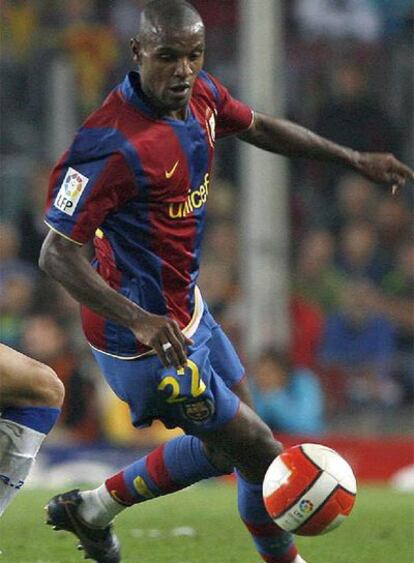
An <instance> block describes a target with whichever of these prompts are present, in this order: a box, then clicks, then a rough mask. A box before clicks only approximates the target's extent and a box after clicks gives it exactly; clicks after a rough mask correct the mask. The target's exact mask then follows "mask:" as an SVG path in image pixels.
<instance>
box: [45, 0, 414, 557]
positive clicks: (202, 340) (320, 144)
mask: <svg viewBox="0 0 414 563" xmlns="http://www.w3.org/2000/svg"><path fill="white" fill-rule="evenodd" d="M131 47H132V53H133V59H134V61H135V62H136V63H137V65H138V71H135V72H131V73H129V74H128V75H127V76H126V78H125V80H124V81H123V82H122V84H120V86H119V87H117V88H115V90H113V91H112V93H111V94H110V95H109V96H108V98H107V99H106V100H105V102H104V104H103V105H102V106H101V107H100V108H99V109H98V110H97V111H96V112H94V113H93V114H92V115H91V116H90V117H89V118H88V119H87V120H86V122H85V123H84V125H83V126H82V127H81V129H80V130H79V131H78V133H77V135H76V137H75V139H74V142H73V144H72V146H71V147H70V149H69V150H68V151H67V152H66V153H65V154H64V155H63V157H62V159H61V160H60V161H59V163H58V164H57V166H56V167H55V169H54V171H53V173H52V176H51V183H50V190H49V200H48V206H47V212H46V222H47V224H48V225H49V227H50V232H49V234H48V235H47V237H46V239H45V242H44V244H43V247H42V252H41V256H40V262H39V263H40V266H41V268H42V269H43V270H45V271H46V272H47V273H48V274H49V275H50V276H51V277H53V278H54V279H55V280H57V281H59V282H60V283H61V284H62V285H63V286H64V287H65V288H66V289H67V290H68V291H69V292H70V293H71V294H72V295H73V296H74V298H75V299H77V300H78V301H79V302H80V304H81V315H82V321H83V327H84V331H85V335H86V338H87V339H88V341H89V343H90V345H91V347H92V350H93V353H94V355H95V358H96V360H97V362H98V364H99V366H100V368H101V370H102V373H103V374H104V377H105V378H106V380H107V382H108V383H109V385H110V386H111V388H112V389H113V390H114V391H115V393H116V394H117V395H118V397H120V398H121V399H123V400H124V401H126V402H127V403H128V405H129V407H130V411H131V417H132V422H133V424H134V425H135V426H136V427H141V426H145V425H148V424H151V421H152V420H154V419H159V420H161V421H163V422H164V424H165V425H166V426H167V427H176V426H178V427H181V428H182V429H183V430H184V431H185V435H184V436H181V437H178V438H176V439H174V440H172V441H170V442H168V443H167V444H165V445H162V446H161V447H159V448H157V449H156V450H155V451H153V452H152V453H150V454H149V455H147V456H146V457H144V458H143V459H138V460H136V461H135V462H134V463H132V464H131V465H130V466H128V467H126V468H124V469H123V470H121V471H120V472H119V473H117V474H116V475H113V476H111V477H109V478H108V479H107V480H106V482H105V483H104V484H102V485H101V486H100V487H98V488H97V489H94V490H88V491H83V492H80V491H78V490H75V491H70V492H67V493H63V494H61V495H57V496H56V497H54V498H53V499H51V500H50V501H49V503H48V505H47V507H46V508H47V512H48V523H49V524H51V525H53V526H55V527H56V528H58V529H65V530H69V531H71V532H73V533H74V534H75V535H76V536H77V537H78V538H79V540H80V544H81V547H82V548H83V549H84V550H85V553H86V555H87V556H88V557H90V558H92V559H95V560H97V561H100V562H105V563H116V562H118V561H120V557H121V556H120V547H119V543H118V540H117V539H116V536H115V535H114V533H113V531H112V525H111V522H112V520H113V519H114V517H115V516H116V515H117V514H118V513H120V512H121V511H122V510H124V509H126V508H127V507H130V506H132V505H134V504H137V503H141V502H145V501H148V500H149V499H152V498H154V497H158V496H160V495H165V494H168V493H172V492H174V491H177V490H179V489H182V488H183V487H187V486H188V485H191V484H192V483H195V482H197V481H199V480H201V479H205V478H208V477H212V476H217V475H222V474H225V473H229V472H231V471H233V468H236V472H237V480H238V497H239V512H240V515H241V518H242V519H243V521H244V523H245V524H246V526H247V528H248V530H249V531H250V533H251V534H252V537H253V540H254V542H255V545H256V548H257V550H258V552H259V554H260V556H261V557H262V559H263V560H264V561H267V562H271V563H290V562H296V563H298V562H300V561H302V559H301V557H300V555H299V554H298V552H297V549H296V547H295V545H294V542H293V539H292V536H291V535H290V534H287V533H285V532H283V531H282V530H281V529H280V528H278V527H277V526H276V525H275V524H274V523H273V522H272V520H271V519H270V517H269V516H268V515H267V513H266V510H265V508H264V506H263V501H262V495H261V483H262V480H263V477H264V474H265V471H266V469H267V468H268V466H269V465H270V463H271V462H272V460H273V459H274V458H275V457H276V456H277V455H278V454H279V453H280V452H281V445H280V444H279V443H278V442H277V441H275V440H274V438H273V436H272V433H271V431H270V430H269V428H268V427H267V426H266V425H265V424H264V423H263V422H262V421H261V420H260V418H259V417H258V416H257V415H256V414H255V413H254V411H253V410H252V409H251V408H250V407H249V402H250V399H249V396H248V392H247V390H246V382H245V380H244V379H243V375H244V371H243V367H242V365H241V363H240V361H239V359H238V357H237V355H236V353H235V351H234V349H233V347H232V345H231V344H230V342H229V341H228V339H227V338H226V336H225V335H224V333H223V332H222V330H221V328H220V327H219V326H218V325H217V324H216V323H215V321H214V319H213V318H212V316H211V315H210V313H209V311H208V307H207V305H206V304H205V303H204V302H203V299H202V296H201V295H200V291H199V290H198V288H197V285H196V283H197V276H198V270H199V261H200V244H201V239H202V233H203V228H204V221H205V204H206V201H207V198H208V194H209V191H210V175H211V166H212V161H213V155H214V147H215V142H216V138H220V137H224V136H226V135H231V134H233V135H238V136H239V138H240V139H242V140H243V141H246V142H248V143H251V144H253V145H256V146H258V147H261V148H262V149H265V150H268V151H271V152H274V153H279V154H284V155H287V156H304V157H309V158H314V159H319V160H326V161H332V162H342V163H344V164H346V165H348V166H349V167H351V168H353V169H355V170H357V171H359V172H361V173H362V174H364V175H365V176H366V177H368V178H370V179H371V180H373V181H376V182H390V183H391V184H392V185H393V186H395V188H394V189H397V188H398V187H400V186H402V185H403V184H404V183H405V181H406V179H407V178H413V177H414V173H413V172H412V171H411V170H410V169H409V168H408V167H407V166H405V165H404V164H402V163H400V162H398V161H397V160H396V159H395V158H394V157H393V156H392V155H389V154H386V155H383V154H361V153H358V152H355V151H353V150H351V149H348V148H345V147H341V146H338V145H336V144H333V143H331V142H329V141H327V140H325V139H322V138H320V137H318V136H317V135H315V134H313V133H311V132H309V131H307V130H305V129H303V128H302V127H299V126H297V125H295V124H293V123H291V122H288V121H285V120H281V119H276V118H274V117H270V116H267V115H263V114H260V113H256V112H253V111H252V110H251V109H250V108H249V107H248V106H246V105H245V104H244V103H241V102H240V101H237V100H235V99H234V98H232V96H231V95H230V94H229V92H228V91H227V90H226V89H225V88H224V87H223V86H222V85H221V84H220V82H219V81H218V80H217V79H215V78H214V77H212V76H211V75H209V74H208V73H207V72H204V71H203V70H202V65H203V56H204V25H203V22H202V20H201V18H200V15H199V14H198V12H197V11H196V10H195V9H194V8H193V7H192V6H191V5H190V4H189V3H187V2H185V1H184V0H153V1H152V2H149V3H148V4H147V5H146V7H145V8H144V10H143V12H142V14H141V20H140V26H139V31H138V35H137V36H136V38H134V39H132V40H131ZM92 239H93V243H94V247H95V252H96V255H95V259H94V260H93V261H92V264H89V262H88V261H87V260H86V259H85V258H84V256H83V254H82V250H81V247H82V245H83V244H85V243H86V242H88V241H90V240H92Z"/></svg>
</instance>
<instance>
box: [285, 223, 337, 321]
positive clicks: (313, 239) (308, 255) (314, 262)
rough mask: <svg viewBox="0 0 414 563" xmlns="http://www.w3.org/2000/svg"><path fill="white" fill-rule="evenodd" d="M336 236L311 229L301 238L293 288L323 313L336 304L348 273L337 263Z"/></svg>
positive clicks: (298, 294) (296, 293)
mask: <svg viewBox="0 0 414 563" xmlns="http://www.w3.org/2000/svg"><path fill="white" fill-rule="evenodd" d="M334 255H335V239H334V237H333V235H332V234H331V233H330V232H329V231H327V230H314V231H310V232H309V233H308V234H307V235H306V236H305V237H304V239H303V240H302V241H301V244H300V246H299V250H298V256H297V260H296V269H295V272H294V277H293V283H292V291H293V293H294V294H295V295H296V296H299V297H302V298H303V299H305V300H306V301H308V302H309V303H310V304H312V305H313V306H315V305H316V306H317V307H319V308H320V309H321V311H322V312H323V313H327V312H329V311H331V310H332V309H333V308H335V307H336V306H337V304H338V303H339V299H340V292H341V289H342V286H343V285H344V282H345V277H344V276H343V275H342V274H341V273H340V271H339V270H338V269H337V268H336V267H335V264H334Z"/></svg>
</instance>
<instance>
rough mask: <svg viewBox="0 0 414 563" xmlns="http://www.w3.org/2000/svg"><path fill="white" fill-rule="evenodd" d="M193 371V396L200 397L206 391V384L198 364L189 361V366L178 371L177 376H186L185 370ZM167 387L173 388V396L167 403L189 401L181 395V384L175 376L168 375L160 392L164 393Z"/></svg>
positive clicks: (160, 387) (159, 388)
mask: <svg viewBox="0 0 414 563" xmlns="http://www.w3.org/2000/svg"><path fill="white" fill-rule="evenodd" d="M186 369H190V371H191V396H192V397H199V396H200V395H202V394H203V393H204V391H205V390H206V384H205V383H204V381H203V380H202V379H201V377H200V372H199V369H198V366H197V364H195V363H194V362H193V361H192V360H187V366H186V367H185V368H181V369H178V370H177V375H185V370H186ZM167 387H170V388H171V395H170V396H169V397H168V399H167V403H170V404H171V403H181V402H182V401H185V400H186V399H188V397H187V396H184V397H183V396H182V395H181V389H180V383H179V381H178V380H177V379H176V378H175V377H174V376H173V375H167V376H166V377H164V378H163V379H162V380H161V383H160V384H159V385H158V391H164V390H165V389H166V388H167Z"/></svg>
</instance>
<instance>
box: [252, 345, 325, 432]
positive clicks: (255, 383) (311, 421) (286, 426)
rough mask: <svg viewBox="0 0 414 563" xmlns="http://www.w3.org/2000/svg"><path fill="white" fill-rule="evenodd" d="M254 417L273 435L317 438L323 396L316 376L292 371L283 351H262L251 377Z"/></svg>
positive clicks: (320, 429)
mask: <svg viewBox="0 0 414 563" xmlns="http://www.w3.org/2000/svg"><path fill="white" fill-rule="evenodd" d="M250 381H251V387H252V394H253V401H254V405H255V407H256V410H257V412H258V414H259V415H260V416H261V418H262V419H263V420H264V421H265V422H266V424H268V425H269V426H270V428H272V430H274V431H275V432H279V433H285V434H304V435H305V434H306V435H319V434H320V433H321V432H323V430H324V429H325V422H324V396H323V391H322V388H321V385H320V383H319V381H318V378H317V377H316V375H315V374H314V373H313V372H312V371H311V370H310V369H307V368H294V367H293V366H292V365H291V363H290V361H289V359H288V355H287V354H286V353H285V352H282V351H280V350H276V349H273V348H270V349H267V350H264V351H263V352H262V353H261V354H260V355H259V358H258V360H257V362H255V371H254V375H253V376H252V377H251V380H250Z"/></svg>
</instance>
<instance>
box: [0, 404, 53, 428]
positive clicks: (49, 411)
mask: <svg viewBox="0 0 414 563" xmlns="http://www.w3.org/2000/svg"><path fill="white" fill-rule="evenodd" d="M59 414H60V409H58V408H55V407H21V408H19V407H7V408H5V409H4V411H3V412H2V413H1V415H0V418H5V419H7V420H11V421H13V422H16V423H17V424H20V425H21V426H27V427H28V428H31V429H32V430H36V431H37V432H41V433H42V434H48V433H49V432H50V431H51V430H52V428H53V426H54V425H55V422H56V421H57V419H58V418H59Z"/></svg>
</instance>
